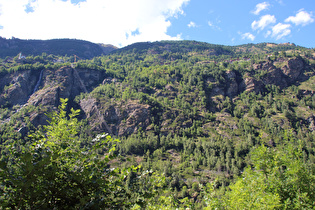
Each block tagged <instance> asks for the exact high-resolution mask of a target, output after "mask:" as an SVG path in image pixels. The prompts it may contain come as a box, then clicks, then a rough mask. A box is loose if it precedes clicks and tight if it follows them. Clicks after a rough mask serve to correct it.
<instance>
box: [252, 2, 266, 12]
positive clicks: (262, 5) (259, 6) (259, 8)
mask: <svg viewBox="0 0 315 210" xmlns="http://www.w3.org/2000/svg"><path fill="white" fill-rule="evenodd" d="M269 6H270V4H269V3H268V2H262V3H259V4H257V5H256V8H255V10H254V11H252V13H253V14H255V15H259V13H260V12H261V11H263V10H266V9H268V7H269Z"/></svg>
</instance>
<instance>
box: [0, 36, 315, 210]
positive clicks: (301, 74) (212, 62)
mask: <svg viewBox="0 0 315 210" xmlns="http://www.w3.org/2000/svg"><path fill="white" fill-rule="evenodd" d="M314 53H315V52H314V49H307V48H303V47H299V46H295V45H292V44H281V45H275V44H268V43H262V44H257V45H242V46H233V47H232V46H219V45H211V44H207V43H200V42H194V41H179V42H173V41H163V42H153V43H137V44H134V45H130V46H128V47H126V48H122V49H119V50H116V51H113V52H112V53H111V54H109V55H106V56H101V57H94V58H92V59H90V60H83V59H78V58H77V57H76V56H70V57H68V56H64V57H60V56H57V55H51V54H48V53H47V54H42V55H39V56H35V57H34V56H27V57H25V58H23V59H20V58H19V57H18V55H17V56H16V57H15V58H12V59H8V58H6V59H2V60H1V61H2V63H1V67H0V68H1V74H2V75H3V77H1V79H0V89H1V94H0V105H1V115H0V120H1V126H0V134H1V145H2V146H1V160H2V161H4V162H6V161H8V160H7V159H6V158H7V157H11V156H10V155H8V154H13V153H12V146H14V148H28V150H31V149H32V147H31V146H27V145H28V144H29V143H30V142H33V141H34V140H35V139H34V134H33V136H29V134H30V133H34V132H35V131H37V130H41V127H42V126H44V127H46V134H45V132H44V131H41V135H42V137H43V138H47V137H45V135H47V128H51V129H56V127H58V126H52V124H50V125H47V119H48V118H47V116H46V115H45V113H49V112H56V110H57V107H58V106H59V105H60V103H59V101H60V98H69V103H68V104H69V107H74V108H75V109H80V110H81V111H80V114H79V115H78V119H79V121H76V123H75V124H78V125H80V126H77V127H76V129H75V130H76V131H75V134H73V135H72V136H75V139H76V141H77V142H78V144H75V145H76V146H75V147H74V148H76V151H80V150H82V151H85V149H86V148H89V147H90V142H91V141H92V140H93V138H94V137H95V136H96V135H97V134H99V133H104V132H105V133H110V134H111V136H113V137H114V136H115V137H117V138H119V140H120V141H119V142H115V145H116V146H115V151H112V154H113V155H116V158H114V159H112V160H111V161H109V162H107V163H106V164H108V167H110V168H117V170H118V169H120V170H124V169H125V170H127V169H129V168H132V165H135V166H138V165H141V168H138V169H136V170H134V171H133V172H132V173H129V174H130V175H128V176H129V178H127V179H121V180H120V181H121V183H124V184H123V185H124V186H128V187H127V188H123V189H124V190H125V192H124V193H125V194H121V196H122V197H128V199H127V200H128V202H129V204H128V205H129V207H131V206H132V207H133V208H138V207H139V208H140V207H141V206H142V207H144V206H146V208H149V207H148V206H151V208H155V207H156V208H172V207H174V208H176V207H191V208H196V209H199V208H202V207H206V206H208V207H209V208H215V207H216V208H232V207H233V206H232V207H231V205H233V204H235V206H234V207H235V208H238V207H240V208H278V209H282V208H292V209H294V208H296V209H301V208H308V207H309V206H312V205H314V194H313V192H314V169H315V168H314V162H315V158H314V156H315V150H314V130H315V96H314V91H315V87H314V85H313V83H314V78H315V77H314V76H315V75H314V69H315V58H314ZM58 60H59V61H58ZM61 60H62V62H61ZM67 111H68V113H71V111H70V108H69V109H68V110H67ZM63 117H65V115H64V116H63ZM71 119H72V118H71ZM70 121H71V120H70ZM47 126H48V127H47ZM49 126H50V127H49ZM48 134H49V133H48ZM39 139H40V138H39ZM37 140H38V139H37ZM68 143H69V144H70V143H71V142H68ZM108 144H109V145H108V146H109V147H111V146H113V145H111V143H110V142H108ZM102 152H104V151H102V150H100V151H98V154H102ZM23 154H24V153H21V155H23ZM25 154H26V153H25ZM93 154H94V153H93ZM127 159H128V161H126V160H127ZM4 162H3V163H4ZM23 164H24V163H23ZM18 168H19V167H17V168H16V169H14V170H17V172H18ZM105 168H106V167H105ZM58 170H59V169H58ZM130 170H131V169H130ZM127 171H128V170H127ZM146 171H149V172H150V171H154V172H155V174H154V175H152V174H149V175H148V177H151V176H156V177H158V178H156V179H158V180H161V182H162V184H161V185H157V184H155V185H153V186H151V188H150V187H145V185H143V184H140V183H142V181H141V180H138V179H136V177H137V175H136V174H137V173H139V174H142V173H145V172H146ZM2 172H4V171H2ZM19 173H20V172H19ZM39 173H40V171H39ZM45 173H46V172H45ZM67 173H68V172H67ZM69 173H70V172H69ZM71 173H72V172H71ZM71 173H70V174H71ZM150 173H151V172H150ZM70 174H67V176H68V175H69V176H72V175H70ZM239 176H240V177H241V178H238V177H239ZM161 177H163V178H164V179H162V178H161ZM127 183H128V184H127ZM306 183H310V184H309V185H306ZM114 185H115V184H114ZM115 186H116V185H115ZM249 186H250V187H249ZM11 187H12V186H11ZM39 187H40V185H39ZM152 188H154V189H156V191H155V192H156V193H155V194H154V195H151V194H150V195H149V194H147V193H148V192H147V191H146V189H152ZM158 188H159V189H158ZM43 189H44V188H43ZM252 189H255V190H254V191H255V193H254V194H253V193H252V192H253V190H252ZM128 190H129V191H128ZM127 192H139V194H137V193H129V194H128V193H127ZM141 193H142V194H141ZM145 195H148V197H149V198H147V199H146V198H145ZM75 196H77V195H75ZM92 197H93V196H92ZM118 197H119V196H118ZM118 197H117V199H118ZM152 197H153V198H152ZM298 202H299V203H298ZM16 205H18V204H16Z"/></svg>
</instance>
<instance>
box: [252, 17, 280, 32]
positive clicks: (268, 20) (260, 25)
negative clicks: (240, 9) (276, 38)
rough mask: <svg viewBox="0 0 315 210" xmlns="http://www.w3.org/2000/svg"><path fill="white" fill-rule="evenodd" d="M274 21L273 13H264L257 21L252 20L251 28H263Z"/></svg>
mask: <svg viewBox="0 0 315 210" xmlns="http://www.w3.org/2000/svg"><path fill="white" fill-rule="evenodd" d="M273 23H276V18H275V16H274V15H264V16H262V17H260V19H259V21H256V20H255V21H254V22H252V29H253V30H257V29H258V30H263V29H264V28H266V27H267V26H268V25H270V24H273Z"/></svg>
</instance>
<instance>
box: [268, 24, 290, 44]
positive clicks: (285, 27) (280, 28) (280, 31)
mask: <svg viewBox="0 0 315 210" xmlns="http://www.w3.org/2000/svg"><path fill="white" fill-rule="evenodd" d="M290 27H291V25H290V24H283V23H278V24H277V25H275V26H273V27H272V33H271V36H272V37H275V38H276V39H277V40H278V39H281V38H283V37H285V36H288V35H289V34H290V33H291V30H290Z"/></svg>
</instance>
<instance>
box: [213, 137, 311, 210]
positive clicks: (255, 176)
mask: <svg viewBox="0 0 315 210" xmlns="http://www.w3.org/2000/svg"><path fill="white" fill-rule="evenodd" d="M251 161H252V167H253V168H251V167H247V168H246V169H245V171H244V172H243V174H242V176H241V177H240V178H238V179H237V180H236V182H235V183H234V184H232V185H230V187H229V188H230V190H228V191H226V192H225V194H223V195H221V196H219V195H218V194H216V193H215V192H214V191H213V190H211V189H210V193H209V194H207V196H208V197H207V201H208V206H209V208H210V209H213V208H222V209H226V208H227V209H311V208H313V207H314V201H315V176H314V174H312V171H309V170H308V169H307V166H306V164H305V163H304V162H303V151H302V147H301V141H296V140H295V139H293V138H292V137H291V139H290V140H286V143H285V145H284V146H281V147H278V148H268V147H266V146H264V145H262V146H259V147H257V148H256V149H255V150H254V151H253V152H252V153H251Z"/></svg>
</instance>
